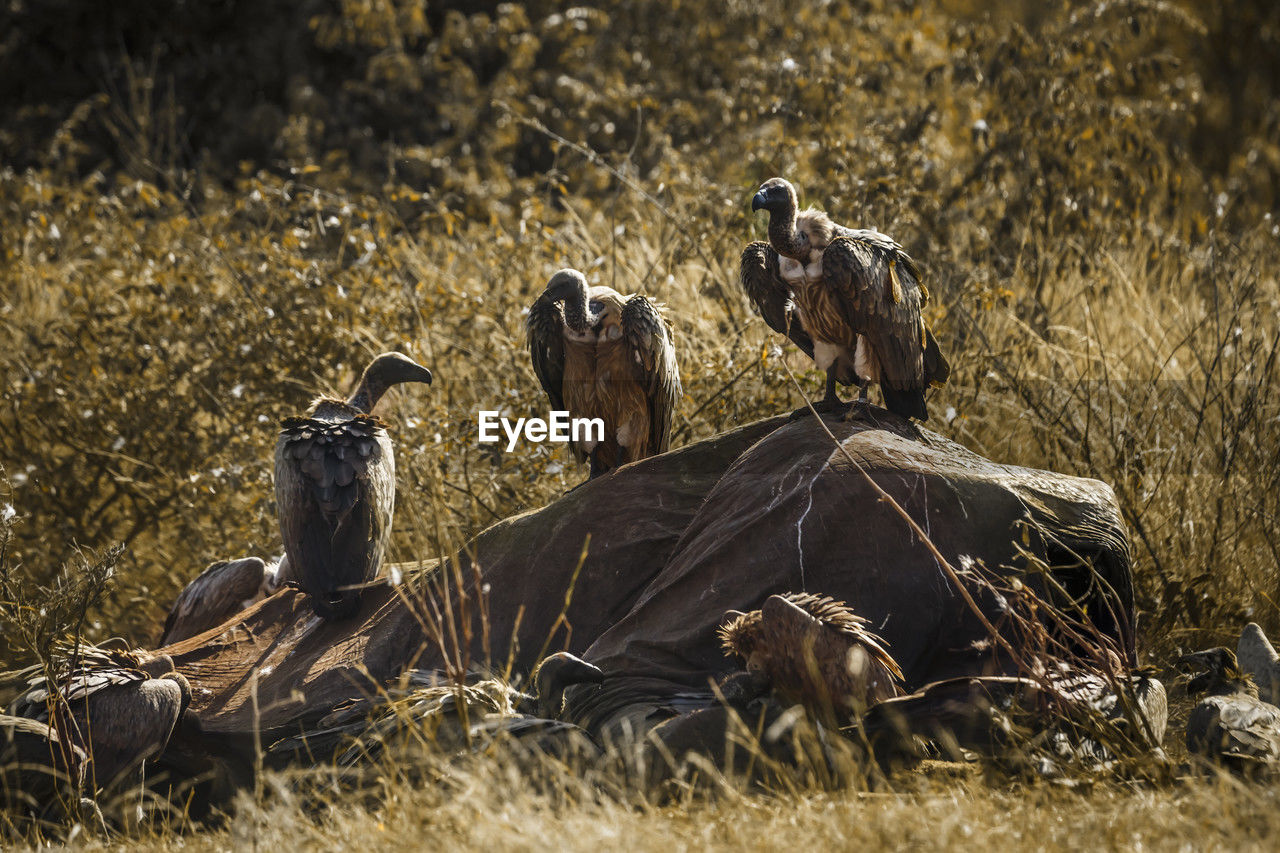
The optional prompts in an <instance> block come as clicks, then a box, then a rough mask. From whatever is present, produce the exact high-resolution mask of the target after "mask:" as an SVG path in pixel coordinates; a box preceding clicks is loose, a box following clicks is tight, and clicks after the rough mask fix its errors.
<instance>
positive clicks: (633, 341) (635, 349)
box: [528, 269, 681, 477]
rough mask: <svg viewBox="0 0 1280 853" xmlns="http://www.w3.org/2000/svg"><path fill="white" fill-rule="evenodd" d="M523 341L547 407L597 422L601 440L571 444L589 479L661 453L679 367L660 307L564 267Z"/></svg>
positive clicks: (535, 308)
mask: <svg viewBox="0 0 1280 853" xmlns="http://www.w3.org/2000/svg"><path fill="white" fill-rule="evenodd" d="M528 335H529V355H530V356H531V357H532V359H533V370H534V373H536V374H537V375H538V381H539V382H541V383H542V388H543V390H544V391H546V392H547V397H548V399H550V401H551V408H552V409H553V410H557V411H568V412H569V414H570V416H571V417H573V418H600V419H601V420H602V421H604V438H603V440H602V441H595V440H581V439H580V440H578V441H571V442H570V447H571V448H572V449H573V452H574V454H575V455H576V456H577V457H578V459H579V460H581V461H587V460H589V461H590V463H591V476H592V477H596V476H599V475H601V474H604V473H606V472H608V471H610V470H612V469H614V468H616V467H618V466H619V465H624V464H626V463H628V462H634V461H636V460H637V459H644V458H646V457H648V456H654V455H656V454H658V453H662V452H664V451H666V450H667V448H668V447H669V445H670V442H671V416H672V414H673V413H674V411H675V408H676V404H677V403H678V402H679V400H680V395H681V389H680V369H679V367H678V365H677V364H676V350H675V346H674V344H673V343H672V336H671V328H670V326H669V325H668V324H667V322H666V320H665V319H664V318H663V316H662V313H661V311H660V309H659V306H657V305H655V304H654V303H653V302H651V301H650V300H649V299H648V297H645V296H641V295H639V294H633V295H631V296H623V295H622V294H621V293H618V292H617V291H616V290H614V289H613V288H610V287H604V286H602V285H597V286H595V287H590V286H588V284H587V279H586V277H585V276H583V274H582V273H580V272H578V271H577V270H572V269H563V270H560V271H559V272H557V273H556V274H555V275H553V276H552V277H551V281H550V282H548V284H547V288H546V290H544V291H543V292H542V295H540V296H539V297H538V298H537V299H536V300H534V303H533V305H532V306H531V307H530V308H529V320H528Z"/></svg>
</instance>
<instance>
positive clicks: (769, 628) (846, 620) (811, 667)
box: [720, 593, 902, 717]
mask: <svg viewBox="0 0 1280 853" xmlns="http://www.w3.org/2000/svg"><path fill="white" fill-rule="evenodd" d="M728 615H729V616H731V617H733V618H732V619H731V621H729V622H728V623H726V624H725V625H723V626H722V627H721V628H720V639H721V643H722V645H723V647H724V650H725V652H727V653H729V654H733V655H736V656H738V657H739V658H741V659H742V660H743V661H744V662H745V664H746V667H747V673H748V674H749V675H750V676H751V678H752V679H753V681H755V682H756V683H755V685H754V686H755V687H757V688H758V689H761V690H767V689H772V690H773V691H774V692H775V693H776V694H778V696H779V697H780V698H782V699H784V700H785V701H788V702H796V703H800V704H803V705H805V706H806V707H808V708H812V709H814V710H816V711H819V712H820V713H823V714H825V713H826V712H827V711H828V710H830V711H834V712H836V713H837V714H838V715H840V716H844V717H847V716H848V715H850V714H858V713H861V712H862V711H863V710H865V709H866V708H867V707H868V706H870V705H874V704H875V703H877V702H882V701H884V700H885V699H890V698H892V697H894V696H898V695H900V694H901V692H902V690H901V684H902V670H901V669H899V668H898V664H897V662H896V661H895V660H894V659H893V656H892V655H890V654H889V652H888V651H887V650H886V649H885V647H884V641H883V640H881V639H880V638H879V637H877V636H876V635H875V634H873V633H871V632H870V631H868V630H867V628H866V624H867V620H865V619H863V618H862V617H861V616H858V615H857V614H855V613H854V612H853V611H852V610H850V609H849V608H848V607H846V606H845V604H844V602H840V601H835V600H833V599H831V598H829V597H827V596H818V595H813V594H810V593H787V594H786V595H771V596H769V598H767V599H766V600H765V602H764V604H763V605H762V606H761V608H760V609H759V610H752V611H751V612H750V613H739V612H737V611H729V614H728Z"/></svg>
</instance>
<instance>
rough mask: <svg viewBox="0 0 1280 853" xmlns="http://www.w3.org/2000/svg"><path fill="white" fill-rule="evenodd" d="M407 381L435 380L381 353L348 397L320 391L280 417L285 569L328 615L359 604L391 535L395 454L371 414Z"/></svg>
mask: <svg viewBox="0 0 1280 853" xmlns="http://www.w3.org/2000/svg"><path fill="white" fill-rule="evenodd" d="M402 382H426V383H430V382H431V371H430V370H427V368H425V367H422V366H421V365H419V364H417V363H416V362H414V361H413V360H412V359H410V358H408V357H407V356H403V355H400V354H399V353H394V352H390V353H384V354H382V355H380V356H378V357H377V358H376V359H374V360H373V362H372V363H371V364H370V365H369V367H368V368H366V369H365V372H364V375H363V376H362V377H361V378H360V384H359V385H358V386H356V390H355V391H354V392H353V393H352V395H351V397H350V398H349V399H347V400H345V401H343V400H339V399H335V398H333V397H321V398H319V399H318V400H316V401H315V402H314V403H312V405H311V411H310V412H309V413H308V415H307V416H306V417H302V418H286V419H285V420H284V422H283V427H284V428H283V429H282V430H281V431H280V439H279V441H277V442H276V452H275V474H276V509H277V512H278V515H279V519H280V535H281V538H282V539H283V540H284V550H285V557H286V559H287V560H288V562H289V577H290V578H291V579H293V580H295V581H296V582H297V583H298V585H299V586H301V587H302V589H303V590H304V591H306V592H307V593H308V595H309V597H310V601H311V607H312V609H313V610H314V611H315V612H316V614H317V615H319V616H321V617H323V618H325V619H340V618H342V617H344V616H349V615H351V614H352V613H353V612H355V609H356V607H357V606H358V605H359V603H360V593H361V589H362V588H363V587H364V586H365V585H366V584H368V583H369V582H370V581H372V580H373V579H374V577H376V576H377V574H378V568H379V567H380V566H381V565H382V558H383V556H384V555H385V554H386V551H387V544H388V543H389V542H390V540H391V517H392V514H393V512H394V510H395V499H396V466H395V458H394V456H393V453H392V447H391V439H390V437H389V436H388V435H387V431H386V429H385V427H384V425H383V423H382V422H381V421H380V420H378V419H377V418H376V417H374V416H373V415H372V414H371V413H372V411H373V408H374V406H376V405H377V404H378V400H379V399H381V397H382V395H383V393H385V392H386V390H387V389H388V388H390V387H391V386H393V385H397V384H399V383H402Z"/></svg>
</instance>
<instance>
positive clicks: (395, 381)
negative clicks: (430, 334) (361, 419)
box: [347, 352, 431, 415]
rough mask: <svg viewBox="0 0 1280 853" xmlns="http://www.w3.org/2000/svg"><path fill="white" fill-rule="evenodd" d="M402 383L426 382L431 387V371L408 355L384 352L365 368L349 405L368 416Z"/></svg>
mask: <svg viewBox="0 0 1280 853" xmlns="http://www.w3.org/2000/svg"><path fill="white" fill-rule="evenodd" d="M402 382H425V383H427V384H428V385H430V384H431V371H430V370H428V369H427V368H425V367H423V366H422V365H420V364H418V363H417V362H416V361H414V360H413V359H411V358H409V357H408V356H407V355H401V354H400V353H398V352H384V353H383V354H382V355H380V356H378V357H377V358H375V359H374V360H373V361H371V362H370V363H369V366H368V367H366V368H365V370H364V374H363V375H362V376H361V377H360V384H359V385H357V386H356V390H355V391H354V392H353V393H352V395H351V398H350V399H349V400H347V405H349V406H352V407H354V408H356V409H359V410H360V411H362V412H364V413H365V414H366V415H367V414H370V413H371V412H372V411H373V407H374V406H376V405H378V401H379V400H381V399H382V395H383V394H385V393H386V392H387V389H388V388H390V387H391V386H392V385H399V384H400V383H402Z"/></svg>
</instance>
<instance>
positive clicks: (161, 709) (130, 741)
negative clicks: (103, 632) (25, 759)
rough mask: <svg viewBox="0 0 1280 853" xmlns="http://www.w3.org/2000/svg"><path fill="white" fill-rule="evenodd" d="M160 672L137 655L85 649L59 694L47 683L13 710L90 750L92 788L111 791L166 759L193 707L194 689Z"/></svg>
mask: <svg viewBox="0 0 1280 853" xmlns="http://www.w3.org/2000/svg"><path fill="white" fill-rule="evenodd" d="M159 661H162V662H164V663H166V664H167V665H169V666H172V661H169V660H167V659H164V658H161V659H159ZM144 666H146V668H145V669H144V668H143V667H144ZM153 668H154V667H153V666H150V665H145V664H143V663H141V662H140V660H139V659H138V658H137V657H136V656H135V655H133V654H132V653H130V652H122V651H114V650H106V649H96V648H91V647H82V648H81V650H80V656H79V659H78V664H77V666H76V669H75V671H74V672H73V673H72V674H71V675H70V677H68V678H64V679H59V680H58V682H57V684H56V685H55V687H54V688H53V689H52V690H51V689H50V687H49V683H48V680H47V679H46V678H45V677H44V676H40V677H37V678H34V679H32V681H31V682H30V688H29V689H28V690H27V692H26V693H24V694H23V695H22V696H20V697H19V698H18V699H17V700H16V701H15V702H14V704H13V708H12V711H13V713H14V714H15V715H17V716H21V717H26V718H28V719H31V720H35V721H37V722H41V723H46V724H48V726H49V728H50V729H52V730H53V731H54V732H56V733H57V738H58V742H59V743H61V744H66V745H67V746H68V747H71V748H74V749H76V750H82V751H83V755H85V756H87V762H88V768H87V772H85V774H84V775H85V777H87V779H88V780H89V781H90V783H91V787H93V788H94V789H101V788H105V787H107V786H108V785H111V784H112V783H113V782H116V781H118V780H120V779H122V778H123V777H124V775H125V774H126V773H129V772H132V771H135V770H138V769H139V768H141V766H142V764H143V762H144V761H147V760H149V759H152V758H155V757H156V756H158V755H160V753H162V752H164V749H165V747H166V746H167V745H168V743H169V737H170V735H172V734H173V730H174V728H175V727H176V726H177V724H178V721H179V719H181V717H182V714H183V712H184V711H186V709H187V706H188V705H190V704H191V687H190V685H189V684H188V683H187V679H186V678H185V677H184V676H183V675H182V674H181V673H178V672H172V671H170V672H167V673H165V674H164V675H161V676H160V677H158V678H156V677H153V673H152V672H151V671H149V670H152V669H153ZM63 763H64V761H63V760H56V761H55V764H63ZM81 772H83V771H81Z"/></svg>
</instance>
